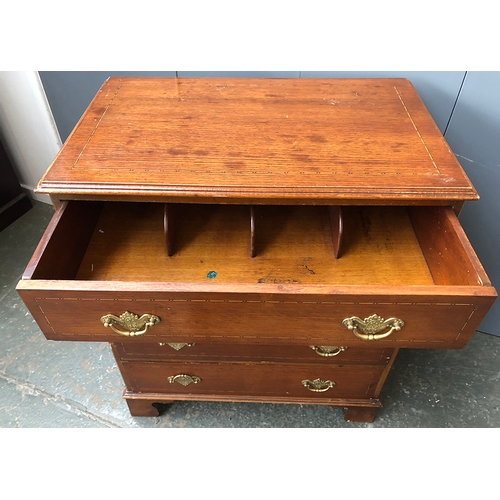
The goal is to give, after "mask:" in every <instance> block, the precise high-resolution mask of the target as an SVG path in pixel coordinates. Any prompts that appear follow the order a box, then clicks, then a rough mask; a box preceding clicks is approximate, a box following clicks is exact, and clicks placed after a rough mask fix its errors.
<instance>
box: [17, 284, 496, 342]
mask: <svg viewBox="0 0 500 500" xmlns="http://www.w3.org/2000/svg"><path fill="white" fill-rule="evenodd" d="M38 285H40V283H38ZM51 286H52V287H53V286H57V284H54V283H48V284H47V288H46V289H39V290H29V289H27V288H24V289H19V287H18V290H19V293H20V294H21V297H22V298H23V300H24V302H25V304H26V305H27V307H28V309H29V310H30V312H31V313H32V314H33V316H34V318H35V319H36V321H37V323H38V325H39V326H40V328H41V329H42V331H43V333H44V334H45V336H46V337H47V338H48V339H52V340H85V341H104V342H112V343H113V342H128V343H143V342H154V343H158V342H200V341H203V340H205V341H206V340H210V342H213V343H227V342H231V343H254V344H255V343H257V344H281V343H286V344H288V345H297V344H300V345H304V344H307V345H342V346H348V347H355V346H364V347H370V348H372V347H387V348H391V347H392V348H394V347H396V348H398V347H430V348H440V347H452V348H453V347H456V348H459V347H463V346H464V345H465V344H466V342H467V341H468V339H469V338H470V336H471V335H472V334H473V333H474V331H475V329H476V328H477V326H478V325H479V323H480V322H481V320H482V318H483V317H484V315H485V314H486V312H487V310H488V309H489V307H490V306H491V303H492V302H493V300H494V297H491V296H488V295H480V293H481V292H482V291H483V290H482V289H481V288H479V287H476V289H475V292H476V295H467V294H465V293H464V292H467V291H468V292H471V290H464V287H461V290H460V291H461V292H462V293H463V295H460V296H456V295H450V294H442V295H435V294H432V293H431V292H433V291H434V292H435V290H431V289H424V290H419V291H420V294H418V295H416V294H415V293H412V294H411V295H410V294H403V293H401V294H399V295H393V294H389V293H388V290H387V288H386V289H385V291H386V294H383V295H377V294H370V293H367V290H366V288H365V287H351V290H352V289H354V290H357V291H358V293H355V294H346V293H345V291H346V290H345V289H346V288H347V287H343V289H337V290H335V291H337V292H338V294H335V293H332V292H331V293H328V294H324V295H302V294H296V293H289V294H287V293H283V294H277V293H276V294H265V293H260V294H257V293H256V294H249V293H232V294H231V293H217V292H215V291H214V292H213V293H210V292H201V293H192V292H183V291H179V290H177V291H172V292H167V291H157V292H149V291H142V290H138V291H131V292H124V291H112V290H95V291H94V290H51V289H49V288H50V287H51ZM86 286H88V287H89V288H91V287H92V284H89V283H87V284H86ZM138 286H139V284H134V287H138ZM157 287H158V288H159V289H161V288H162V287H163V288H168V286H166V285H165V284H157ZM242 288H245V287H242ZM415 288H418V287H415ZM442 288H444V289H445V290H446V291H450V288H451V287H442ZM392 291H394V290H392ZM427 293H428V295H427ZM125 312H130V313H133V314H135V315H137V316H142V315H144V314H150V315H155V316H157V318H158V319H159V322H158V323H157V324H154V325H153V326H151V327H149V328H148V329H147V331H146V332H145V333H144V334H142V335H140V336H124V335H122V334H119V333H116V332H115V331H113V330H112V329H111V328H109V327H108V328H106V327H105V326H104V324H103V322H102V321H101V318H103V317H105V316H108V315H110V314H112V315H114V316H116V317H120V316H121V315H122V314H123V313H125ZM372 315H378V316H379V317H381V318H383V319H386V320H388V319H390V318H398V319H400V320H402V321H403V322H404V326H403V327H402V328H401V329H400V330H393V331H392V333H391V334H390V335H389V336H388V337H384V338H380V339H378V340H377V339H375V340H366V339H362V338H359V337H358V336H356V335H355V332H354V331H353V330H350V329H348V328H347V327H346V326H345V325H344V324H343V322H344V320H346V319H349V318H353V317H357V318H360V319H361V320H365V319H367V318H369V317H370V316H372ZM116 328H117V329H118V330H120V329H124V328H125V327H122V326H117V327H116ZM389 330H391V328H390V327H386V328H384V329H383V330H382V332H381V333H382V334H384V333H387V332H388V331H389ZM357 333H362V331H361V328H358V329H357Z"/></svg>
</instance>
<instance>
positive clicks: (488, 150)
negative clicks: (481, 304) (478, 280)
mask: <svg viewBox="0 0 500 500" xmlns="http://www.w3.org/2000/svg"><path fill="white" fill-rule="evenodd" d="M446 140H447V141H448V143H449V145H450V146H451V148H452V150H453V151H454V153H455V154H456V155H457V158H458V160H459V161H460V163H461V165H462V167H463V168H464V170H465V172H466V173H467V175H468V176H469V178H470V180H471V181H472V183H473V184H474V186H475V188H476V189H477V191H478V193H479V196H481V199H480V200H479V201H474V202H469V203H466V204H465V206H464V208H463V210H462V212H461V214H460V222H461V223H462V225H463V227H464V229H465V232H466V233H467V236H468V237H469V239H470V241H471V243H472V245H473V247H474V249H475V250H476V253H477V254H478V257H479V259H480V260H481V262H482V264H483V266H484V268H485V270H486V272H487V274H488V275H489V277H490V279H491V281H492V283H493V285H494V286H495V288H496V289H497V291H499V292H500V72H479V71H478V72H470V73H467V76H466V79H465V82H464V85H463V88H462V91H461V92H460V96H459V99H458V102H457V105H456V107H455V110H454V112H453V115H452V117H451V120H450V124H449V126H448V130H447V133H446ZM479 330H481V331H484V332H487V333H492V334H494V335H497V336H500V299H498V300H497V301H496V302H495V304H494V305H493V308H492V309H491V311H490V312H489V314H488V315H487V316H486V318H485V319H484V321H483V322H482V324H481V325H480V327H479Z"/></svg>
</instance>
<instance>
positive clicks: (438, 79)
mask: <svg viewBox="0 0 500 500" xmlns="http://www.w3.org/2000/svg"><path fill="white" fill-rule="evenodd" d="M464 76H465V72H464V71H303V72H302V78H407V79H408V80H410V82H411V83H412V84H413V86H414V87H415V89H416V90H417V92H418V93H419V94H420V97H421V98H422V101H424V103H425V105H426V106H427V109H428V110H429V112H430V114H431V115H432V117H433V118H434V121H435V122H436V124H437V126H438V127H439V129H440V130H441V132H443V133H444V131H445V129H446V125H447V124H448V121H449V119H450V116H451V112H452V110H453V106H454V104H455V101H456V99H457V96H458V92H459V90H460V86H461V85H462V81H463V79H464Z"/></svg>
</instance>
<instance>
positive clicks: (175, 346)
mask: <svg viewBox="0 0 500 500" xmlns="http://www.w3.org/2000/svg"><path fill="white" fill-rule="evenodd" d="M158 345H161V346H164V345H168V346H170V347H171V348H172V349H175V350H176V351H180V350H181V349H182V348H184V347H193V346H194V345H195V344H194V342H193V343H190V344H187V343H185V342H182V343H181V342H179V343H176V342H173V343H168V342H159V343H158Z"/></svg>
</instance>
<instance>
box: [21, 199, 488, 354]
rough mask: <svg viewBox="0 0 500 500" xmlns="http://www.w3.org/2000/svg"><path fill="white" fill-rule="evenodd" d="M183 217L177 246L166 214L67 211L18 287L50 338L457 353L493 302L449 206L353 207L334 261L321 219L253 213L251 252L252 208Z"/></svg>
mask: <svg viewBox="0 0 500 500" xmlns="http://www.w3.org/2000/svg"><path fill="white" fill-rule="evenodd" d="M176 208H177V211H178V212H179V215H178V217H177V218H176V231H175V235H176V238H175V244H173V246H172V242H170V243H169V242H168V241H167V242H166V239H167V240H168V237H167V238H166V237H165V234H164V206H163V205H162V204H159V203H132V202H130V203H121V202H90V201H89V202H87V201H67V202H63V203H62V205H61V206H60V208H59V209H58V210H57V211H56V213H55V215H54V217H53V219H52V221H51V222H50V224H49V226H48V228H47V230H46V232H45V234H44V236H43V238H42V240H41V242H40V244H39V246H38V247H37V249H36V251H35V254H34V255H33V257H32V259H31V261H30V263H29V264H28V267H27V269H26V272H25V274H24V276H23V278H22V280H21V281H20V282H19V284H18V287H17V290H18V292H19V294H20V295H21V297H22V299H23V301H24V302H25V304H26V306H27V307H28V309H29V310H30V312H31V314H32V315H33V317H34V318H35V319H36V321H37V323H38V325H39V326H40V328H41V329H42V331H43V333H44V334H45V336H46V337H47V338H48V339H53V340H90V341H106V342H137V343H139V342H140V343H143V342H193V341H196V340H200V341H201V340H209V341H210V342H220V343H227V342H230V343H253V344H255V343H261V344H273V345H276V344H280V343H284V344H285V343H286V344H288V345H297V344H301V345H303V344H304V343H307V345H324V346H328V345H343V346H350V347H353V346H365V347H370V348H373V347H384V348H393V347H395V348H397V347H429V348H460V347H463V346H464V345H465V344H466V343H467V341H468V340H469V338H470V337H471V335H472V334H473V333H474V331H475V329H476V328H477V326H478V325H479V323H480V322H481V320H482V318H483V317H484V316H485V314H486V313H487V311H488V309H489V308H490V306H491V305H492V303H493V301H494V300H495V297H496V292H495V289H494V288H493V287H492V286H491V284H490V282H489V280H488V277H487V276H486V274H485V272H484V270H483V268H482V266H481V264H480V263H479V261H478V259H477V257H476V255H475V253H474V251H473V249H472V247H471V245H470V243H469V241H468V240H467V237H466V236H465V234H464V232H463V229H462V228H461V226H460V223H459V222H458V219H457V217H456V215H455V214H454V212H453V210H452V209H451V208H449V207H408V208H407V207H383V206H378V207H377V206H372V207H354V206H351V207H344V229H343V233H344V239H343V243H342V248H343V251H342V255H341V256H340V258H338V259H337V258H335V256H334V254H333V252H332V248H331V244H332V243H331V232H330V227H329V220H328V214H327V212H328V210H327V208H326V207H319V206H259V207H256V208H255V210H256V211H255V222H256V224H257V226H258V228H259V232H258V234H257V236H256V238H255V239H254V241H253V242H252V241H251V238H250V236H249V234H250V229H249V225H250V223H249V219H248V207H246V206H236V205H182V206H181V205H179V206H178V207H176ZM252 238H253V236H252ZM169 244H170V245H171V248H174V250H175V251H173V252H171V253H172V255H170V256H169V255H168V252H167V251H166V245H167V246H168V245H169ZM249 245H250V246H251V245H255V247H256V249H257V251H256V252H255V256H254V257H252V255H251V253H249V251H248V248H249Z"/></svg>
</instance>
